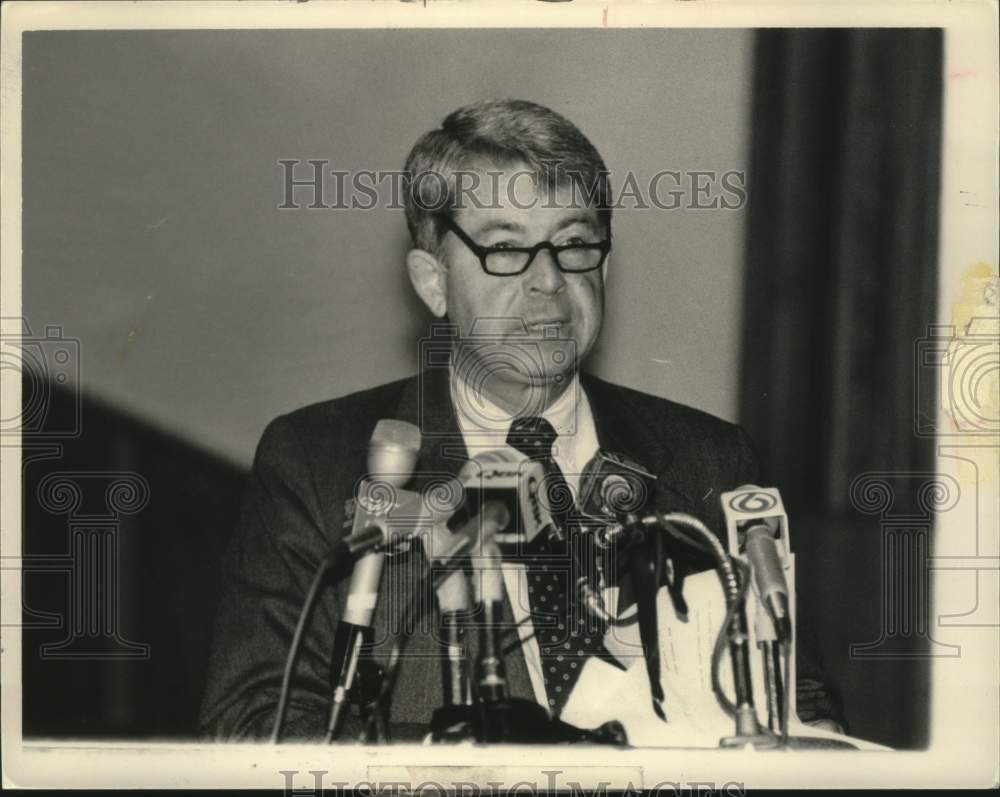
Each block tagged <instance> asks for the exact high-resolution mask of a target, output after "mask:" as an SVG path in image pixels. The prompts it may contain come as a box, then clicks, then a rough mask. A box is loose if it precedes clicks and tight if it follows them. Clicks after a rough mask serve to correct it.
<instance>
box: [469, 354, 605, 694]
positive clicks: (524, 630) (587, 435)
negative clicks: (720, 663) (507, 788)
mask: <svg viewBox="0 0 1000 797" xmlns="http://www.w3.org/2000/svg"><path fill="white" fill-rule="evenodd" d="M451 396H452V404H453V406H454V407H455V414H456V416H457V418H458V427H459V429H460V430H461V432H462V437H463V439H464V441H465V447H466V448H467V449H468V451H469V455H470V456H474V455H475V454H476V453H477V452H482V451H487V450H490V449H496V448H503V447H505V446H506V445H507V432H508V431H509V430H510V424H511V422H512V421H513V416H512V415H511V414H510V413H508V412H506V411H505V410H503V409H501V408H500V407H498V406H497V405H496V404H494V403H493V402H491V401H490V400H489V399H487V398H486V397H485V396H483V395H481V394H476V393H474V392H473V391H472V390H471V389H470V388H469V386H468V384H467V383H465V382H463V381H462V380H461V378H460V377H458V376H457V375H456V374H455V373H454V371H453V372H452V380H451ZM541 416H542V417H543V418H545V420H547V421H548V422H549V423H550V424H552V428H553V429H555V431H556V434H557V435H558V437H557V438H556V441H555V443H554V444H553V447H552V452H553V458H554V459H555V461H556V463H557V464H558V465H559V467H560V468H561V469H562V472H563V475H564V476H565V477H566V483H567V484H568V485H569V488H570V490H572V491H573V495H574V496H576V495H577V494H578V493H579V488H580V471H582V470H583V467H584V466H585V465H586V464H587V462H589V461H590V459H591V457H593V456H594V454H595V453H597V450H598V448H599V447H600V446H599V444H598V442H597V430H596V428H595V427H594V417H593V415H592V413H591V409H590V402H588V401H587V394H586V393H584V392H583V389H582V388H581V387H580V380H579V378H578V377H577V376H576V375H574V376H573V381H572V382H571V383H570V386H569V387H568V388H567V389H566V391H565V392H564V393H563V394H562V396H560V397H559V398H558V399H557V400H556V402H555V403H554V404H553V405H552V406H551V407H548V408H547V409H545V410H544V411H543V412H542V413H541ZM503 575H504V586H505V588H506V590H507V594H508V596H510V603H511V608H512V609H513V613H514V622H515V623H517V624H518V626H517V627H518V634H519V636H520V638H521V643H522V648H523V650H524V658H525V662H526V663H527V666H528V675H529V677H530V678H531V686H532V689H533V691H534V695H535V700H536V701H537V702H538V703H539V705H542V706H544V707H545V708H546V709H547V708H548V698H547V696H546V694H545V679H544V677H543V675H542V659H541V654H540V653H539V650H538V642H537V640H536V639H535V637H534V628H533V627H532V624H531V620H530V617H531V609H530V605H529V603H528V576H527V572H526V570H525V567H524V565H523V564H520V563H515V562H505V563H504V565H503ZM616 593H617V589H606V590H604V600H605V605H608V606H614V603H612V602H610V601H613V600H614V599H615V598H616Z"/></svg>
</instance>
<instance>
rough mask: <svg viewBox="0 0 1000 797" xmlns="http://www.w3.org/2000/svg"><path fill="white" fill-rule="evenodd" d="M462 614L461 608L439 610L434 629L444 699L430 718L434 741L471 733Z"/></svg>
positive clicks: (465, 737)
mask: <svg viewBox="0 0 1000 797" xmlns="http://www.w3.org/2000/svg"><path fill="white" fill-rule="evenodd" d="M463 614H464V612H461V611H442V612H441V619H440V624H439V626H438V630H439V632H440V634H441V647H442V648H443V650H442V654H443V655H442V658H441V682H442V683H441V686H442V693H443V695H444V702H443V704H442V705H441V706H438V708H436V709H435V710H434V714H433V716H432V717H431V739H432V740H433V741H435V742H461V741H465V740H468V739H472V738H474V736H475V729H474V727H473V722H472V716H471V709H472V693H471V684H470V681H469V671H468V664H467V660H466V655H465V625H464V624H463V623H462V620H461V618H462V616H463Z"/></svg>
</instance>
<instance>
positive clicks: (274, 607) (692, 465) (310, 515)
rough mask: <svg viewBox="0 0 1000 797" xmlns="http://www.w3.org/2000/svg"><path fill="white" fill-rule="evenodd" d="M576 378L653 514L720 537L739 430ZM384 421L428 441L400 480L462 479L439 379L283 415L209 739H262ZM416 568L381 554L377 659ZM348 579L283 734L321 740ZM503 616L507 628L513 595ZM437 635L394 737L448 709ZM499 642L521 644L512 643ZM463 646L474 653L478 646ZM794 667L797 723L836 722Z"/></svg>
mask: <svg viewBox="0 0 1000 797" xmlns="http://www.w3.org/2000/svg"><path fill="white" fill-rule="evenodd" d="M580 383H581V385H582V387H583V389H584V390H585V391H586V393H587V397H588V399H589V401H590V405H591V408H592V411H593V416H594V422H595V425H596V428H597V436H598V441H599V443H600V445H601V447H602V448H604V449H606V450H611V451H618V452H621V453H624V454H627V455H628V456H630V457H632V458H633V459H634V460H636V461H638V462H640V463H641V464H643V465H644V466H646V467H647V468H649V469H650V470H651V471H652V472H653V473H655V474H656V476H657V477H658V486H657V494H656V499H655V500H656V503H657V505H658V508H659V509H660V510H662V511H683V512H688V513H691V514H694V515H696V516H698V517H700V518H701V519H702V520H703V521H704V522H705V523H706V524H707V525H708V526H709V528H711V529H712V530H713V531H714V532H715V533H716V534H718V535H719V536H720V538H721V539H722V540H723V542H724V541H725V532H724V529H725V526H724V523H723V520H722V512H721V509H720V504H719V495H720V494H721V493H722V492H725V491H726V490H730V489H733V488H735V487H737V486H739V485H742V484H746V483H753V482H756V481H758V476H759V474H758V468H757V459H756V456H755V455H754V453H753V450H752V448H751V445H750V442H749V440H748V438H747V436H746V434H745V433H744V432H743V430H742V429H741V428H739V427H737V426H734V425H732V424H729V423H726V422H724V421H721V420H719V419H717V418H714V417H712V416H710V415H707V414H705V413H703V412H700V411H698V410H695V409H691V408H689V407H684V406H681V405H679V404H675V403H673V402H670V401H667V400H664V399H661V398H657V397H654V396H650V395H647V394H644V393H639V392H637V391H634V390H630V389H627V388H623V387H619V386H616V385H612V384H609V383H607V382H604V381H602V380H600V379H597V378H596V377H593V376H589V375H586V374H581V380H580ZM382 418H395V419H399V420H405V421H409V422H411V423H415V424H417V425H418V426H419V427H420V429H421V432H422V433H423V443H422V448H421V454H420V458H419V462H418V464H417V474H419V475H418V477H417V480H416V482H415V485H409V486H410V487H413V488H414V489H417V488H419V485H420V484H421V482H426V480H427V479H428V478H434V474H438V475H441V474H450V475H454V474H456V473H457V472H458V469H459V468H460V467H461V465H462V464H463V462H464V461H465V459H466V458H467V454H466V450H465V445H464V442H463V439H462V435H461V432H460V431H459V428H458V424H457V420H456V418H455V413H454V410H453V408H452V404H451V400H450V394H449V387H448V373H447V370H446V369H431V370H428V371H425V372H423V373H422V374H421V375H419V376H417V377H414V378H410V379H405V380H402V381H398V382H393V383H390V384H387V385H382V386H380V387H376V388H374V389H371V390H366V391H363V392H360V393H355V394H353V395H350V396H346V397H344V398H340V399H336V400H333V401H327V402H323V403H320V404H315V405H312V406H309V407H305V408H303V409H300V410H297V411H295V412H293V413H290V414H288V415H285V416H282V417H279V418H277V419H276V420H274V421H273V422H272V423H271V424H270V425H269V426H268V427H267V429H266V431H265V432H264V435H263V437H262V439H261V441H260V445H259V447H258V449H257V454H256V457H255V460H254V464H253V469H252V472H251V475H250V481H249V484H248V487H247V490H246V494H245V498H244V503H243V507H242V514H241V517H240V521H239V527H238V528H237V530H236V533H235V535H234V538H233V540H232V542H231V544H230V546H229V550H228V552H227V555H226V559H225V564H224V572H223V592H222V599H221V604H220V607H219V611H218V615H217V619H216V627H215V638H214V643H213V649H212V653H211V659H210V664H209V672H208V679H207V685H206V692H205V695H204V700H203V704H202V713H201V723H202V726H203V729H204V730H205V732H206V733H208V734H211V735H212V736H214V737H215V738H218V739H238V738H260V737H266V736H267V734H268V733H269V732H270V728H271V724H272V722H273V719H274V714H275V708H276V704H277V700H278V693H279V688H280V684H281V677H282V671H283V667H284V662H285V656H286V653H287V651H288V648H289V644H290V641H291V638H292V631H293V629H294V628H295V624H296V620H297V617H298V613H299V610H300V608H301V606H302V603H303V599H304V597H305V594H306V591H307V589H308V587H309V584H310V582H311V580H312V577H313V574H314V572H315V570H316V567H317V565H318V563H319V562H320V560H321V559H322V557H323V556H324V555H325V554H326V553H327V552H328V551H329V550H330V547H331V543H332V542H333V541H334V540H336V539H338V538H340V537H341V536H342V535H343V534H344V533H345V530H344V528H343V524H344V512H345V502H347V501H348V500H349V499H350V498H351V497H352V496H353V495H354V492H355V488H356V484H357V481H358V479H359V478H360V477H361V476H362V475H363V474H364V473H365V472H366V469H367V468H366V453H367V445H368V441H369V439H370V438H371V434H372V431H373V429H374V427H375V424H376V423H377V422H378V421H379V420H380V419H382ZM418 559H419V557H417V556H413V555H403V556H397V557H393V558H390V560H389V562H390V564H389V566H388V567H387V568H386V571H385V574H384V576H383V583H382V591H381V597H380V599H379V605H378V610H377V613H376V622H375V633H376V640H378V641H379V644H378V645H377V646H376V649H375V654H376V657H377V658H381V659H383V663H384V657H386V656H387V655H388V652H389V647H390V642H391V640H392V638H393V637H394V635H396V634H398V632H399V622H400V617H401V615H402V606H403V604H404V603H405V602H406V600H407V599H408V596H409V595H410V594H411V590H412V589H413V586H414V584H415V579H416V577H417V575H418V574H419V572H420V566H419V563H418ZM346 582H347V579H344V580H342V581H341V582H340V583H339V584H338V585H337V586H336V588H334V589H328V590H327V591H326V592H325V593H324V594H323V596H322V600H321V602H320V603H319V605H318V606H317V607H316V611H315V612H314V614H313V617H312V619H311V622H310V626H309V629H308V631H307V633H306V634H305V636H304V639H303V644H302V648H301V651H300V656H299V660H298V663H297V666H296V671H295V677H294V679H293V681H292V691H291V699H290V701H289V708H288V714H287V718H286V722H285V726H284V731H283V738H285V739H294V738H313V737H321V736H322V735H323V731H324V729H325V722H326V717H327V711H328V706H329V700H330V694H331V690H330V686H329V677H330V674H329V670H330V658H331V651H332V648H333V637H334V632H335V629H336V624H337V618H338V614H339V607H340V606H341V605H342V602H343V600H344V598H345V596H346ZM504 620H505V621H506V622H510V623H512V614H511V610H510V605H509V601H508V603H507V605H506V606H505V607H504ZM428 627H429V626H428ZM432 637H433V635H432V634H430V633H422V632H421V631H420V630H418V631H417V633H416V634H415V635H414V636H413V637H412V639H411V641H410V643H409V646H408V647H407V649H406V657H405V659H404V660H403V662H402V665H401V669H400V677H399V680H398V682H397V688H396V693H395V698H394V700H393V702H392V710H391V722H392V726H393V730H394V736H395V738H397V739H399V738H413V737H415V736H417V735H419V733H421V732H423V730H424V728H425V726H426V724H427V723H428V722H429V720H430V716H431V713H432V711H433V709H434V708H436V707H437V706H438V705H440V703H441V699H442V687H441V676H440V664H439V658H438V653H439V651H438V648H437V647H436V643H435V642H434V640H433V638H432ZM506 639H508V640H509V639H513V640H516V634H515V633H511V634H508V637H507V638H506ZM469 641H470V643H472V647H473V650H472V651H471V655H472V656H474V655H475V640H474V639H472V638H470V640H469ZM509 647H510V648H512V650H511V651H510V652H509V653H508V655H507V656H506V658H505V664H506V668H507V679H508V687H509V691H510V693H511V695H512V696H515V697H524V698H528V699H532V697H533V694H532V688H531V683H530V680H529V677H528V671H527V667H526V664H525V660H524V655H523V653H522V652H521V650H520V649H519V647H517V645H516V644H514V645H510V646H509ZM471 660H474V659H471ZM798 670H799V682H798V683H799V714H800V716H801V717H802V719H813V718H817V717H830V716H832V717H834V718H835V719H839V717H838V715H837V712H836V711H835V706H834V704H833V703H832V702H831V701H830V700H829V697H828V695H827V693H826V691H825V690H824V689H823V688H822V686H821V681H820V680H818V678H817V677H816V675H817V670H816V668H815V666H814V665H812V664H811V661H810V659H809V658H808V657H804V656H803V652H802V651H800V652H799V656H798ZM345 738H346V737H345Z"/></svg>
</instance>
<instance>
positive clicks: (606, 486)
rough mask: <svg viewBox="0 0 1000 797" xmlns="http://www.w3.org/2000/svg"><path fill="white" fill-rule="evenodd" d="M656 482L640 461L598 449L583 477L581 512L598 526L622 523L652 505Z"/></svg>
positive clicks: (581, 476)
mask: <svg viewBox="0 0 1000 797" xmlns="http://www.w3.org/2000/svg"><path fill="white" fill-rule="evenodd" d="M655 481H656V476H654V475H653V474H652V473H650V472H649V471H648V470H646V469H645V468H644V467H642V465H640V464H639V463H638V462H636V461H634V460H632V459H629V458H628V457H626V456H624V455H623V454H617V453H615V452H612V451H604V450H603V449H601V450H598V452H597V453H596V454H594V456H593V457H591V459H590V461H589V462H588V463H587V464H586V465H585V466H584V468H583V473H582V474H581V475H580V511H581V513H582V514H583V515H584V516H585V517H587V518H589V519H592V520H594V521H596V522H598V523H602V524H609V523H620V522H622V521H623V520H624V519H625V518H627V517H628V516H629V515H630V514H634V513H637V512H641V511H642V510H643V509H644V508H645V507H646V506H647V504H649V502H650V500H651V498H652V496H653V492H654V490H655V489H656V485H655V484H654V482H655ZM619 528H620V527H619Z"/></svg>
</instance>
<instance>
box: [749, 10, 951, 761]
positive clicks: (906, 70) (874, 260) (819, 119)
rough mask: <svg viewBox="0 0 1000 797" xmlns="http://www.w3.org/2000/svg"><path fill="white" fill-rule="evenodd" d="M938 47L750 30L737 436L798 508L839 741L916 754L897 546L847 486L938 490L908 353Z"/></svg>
mask: <svg viewBox="0 0 1000 797" xmlns="http://www.w3.org/2000/svg"><path fill="white" fill-rule="evenodd" d="M942 50H943V45H942V33H941V31H940V30H934V29H926V30H894V29H868V30H763V31H760V32H759V33H758V34H757V40H756V45H755V67H754V68H755V73H754V87H753V116H752V150H751V161H750V174H749V177H748V186H749V208H748V229H747V272H746V280H747V281H746V296H745V307H744V313H745V315H744V325H743V332H744V346H743V360H742V372H741V404H740V413H741V422H742V423H743V424H744V425H745V426H746V428H747V430H748V431H749V432H750V434H751V436H752V437H753V438H754V440H755V442H756V444H757V445H758V447H759V450H760V454H761V457H762V460H763V462H764V466H765V472H766V473H767V475H768V479H769V482H770V483H773V484H774V485H777V486H778V487H779V488H780V489H781V491H782V494H783V497H784V499H785V503H786V507H787V509H788V510H789V515H790V528H791V535H790V536H791V542H792V547H793V549H794V550H795V551H796V555H797V569H798V574H797V576H798V577H797V597H798V606H799V611H800V627H801V631H800V636H803V637H804V636H813V637H814V638H815V644H817V645H818V646H819V647H820V649H821V650H822V652H823V654H824V658H825V661H826V666H827V669H828V671H829V675H830V677H831V679H832V680H833V681H834V683H835V684H836V685H837V687H838V689H839V692H840V694H841V700H842V702H843V704H844V708H845V712H846V714H847V718H848V722H849V725H850V731H851V732H852V733H854V734H855V735H858V736H863V737H866V738H870V739H873V740H876V741H880V742H884V743H886V744H889V745H892V746H897V747H907V748H912V747H921V746H924V745H925V744H926V742H927V690H928V676H929V667H928V661H929V652H930V646H929V643H928V639H927V635H926V633H921V632H920V629H918V630H917V631H916V632H914V631H913V629H912V628H910V629H909V631H908V636H907V639H905V640H903V639H902V637H901V634H902V632H901V630H900V628H899V627H897V625H898V624H895V623H894V621H893V618H892V617H889V616H888V615H887V611H888V609H887V605H886V601H887V600H888V597H889V595H890V593H891V592H892V583H891V578H889V577H888V576H887V575H886V574H887V573H888V572H889V570H890V569H891V566H893V565H892V563H890V562H888V561H886V556H887V555H893V554H892V553H891V552H890V553H889V554H887V551H889V549H892V550H896V549H895V548H892V546H891V545H889V543H887V539H888V538H887V536H886V535H887V534H889V533H891V532H893V530H892V529H887V513H885V512H883V513H882V514H879V513H877V512H873V511H872V509H873V507H872V506H870V505H861V506H859V502H858V500H857V495H858V491H857V489H854V490H852V485H854V487H855V488H857V487H858V485H860V484H862V482H863V481H864V479H865V478H867V477H866V474H894V475H898V476H902V475H906V476H907V477H912V476H921V475H928V474H929V475H931V476H932V474H933V462H934V451H933V440H932V439H931V438H928V437H923V436H917V435H916V434H915V433H914V418H913V413H914V409H913V408H914V407H915V406H916V405H917V404H918V403H919V405H920V406H933V400H934V399H933V396H932V395H931V396H929V395H927V394H928V392H932V391H933V385H932V384H930V383H929V382H927V383H925V382H926V380H925V382H921V381H920V380H916V379H915V370H914V350H915V344H916V342H917V341H918V340H919V339H920V338H921V336H924V335H926V334H927V332H928V326H929V325H931V324H933V323H934V321H935V318H936V297H937V240H938V204H939V197H938V194H939V179H940V177H939V174H940V147H941V132H940V128H941V97H942V80H941V77H942V69H943V66H942V63H943V61H942ZM915 391H919V392H921V393H922V395H921V396H918V395H916V394H915ZM879 478H880V479H881V480H882V481H883V482H885V481H886V480H887V479H888V481H892V480H891V479H889V478H888V476H882V477H879ZM890 489H892V490H894V491H895V492H896V493H898V494H895V495H894V502H895V503H894V511H896V512H897V513H898V511H900V510H901V509H902V508H903V507H905V506H906V505H909V504H913V505H915V502H916V501H917V498H915V497H914V496H915V494H916V493H915V491H914V490H913V489H910V488H909V487H908V486H901V487H898V488H897V487H894V486H890ZM852 495H854V496H855V498H854V500H852ZM862 504H863V502H862ZM911 514H912V513H911ZM918 514H919V513H918ZM928 523H929V521H928ZM911 525H913V526H914V528H915V529H916V531H917V532H919V533H922V534H923V536H920V537H907V539H906V540H905V542H906V544H907V545H908V546H910V547H909V548H907V549H906V550H907V552H908V553H907V556H909V557H910V558H909V559H907V564H906V566H907V567H911V568H917V569H919V568H920V567H922V565H923V561H924V559H925V558H926V546H927V544H928V537H929V534H930V529H929V526H928V527H926V528H925V527H924V526H923V525H921V523H919V522H918V523H915V524H911ZM918 527H919V528H918ZM921 546H922V547H921ZM897 547H898V546H897ZM911 548H912V551H911V550H910V549H911ZM896 564H897V565H898V564H899V563H898V562H897V563H896ZM912 575H913V578H914V579H916V580H917V581H918V582H920V584H925V582H924V581H922V580H921V579H922V578H923V576H922V575H921V574H920V573H919V572H916V571H914V573H913V574H912ZM887 578H889V583H887ZM925 597H926V596H917V600H918V602H920V601H922V600H923V599H924V598H925ZM915 610H916V611H917V612H918V613H919V611H926V607H925V606H924V605H923V604H921V606H917V607H916V609H915ZM924 619H926V618H924ZM907 628H909V626H907ZM887 635H888V637H889V640H888V642H886V641H885V639H886V637H887ZM894 635H895V636H894ZM896 637H899V638H898V639H897V638H896ZM897 643H899V644H897Z"/></svg>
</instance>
